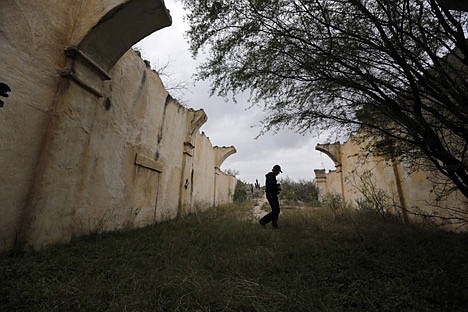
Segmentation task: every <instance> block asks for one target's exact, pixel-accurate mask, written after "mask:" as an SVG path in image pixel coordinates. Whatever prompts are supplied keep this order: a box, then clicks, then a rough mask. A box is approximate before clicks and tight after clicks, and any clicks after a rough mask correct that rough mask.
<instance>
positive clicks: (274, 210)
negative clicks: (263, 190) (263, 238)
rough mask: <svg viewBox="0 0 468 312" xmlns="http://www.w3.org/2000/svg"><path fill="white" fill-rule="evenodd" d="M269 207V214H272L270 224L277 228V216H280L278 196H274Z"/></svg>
mask: <svg viewBox="0 0 468 312" xmlns="http://www.w3.org/2000/svg"><path fill="white" fill-rule="evenodd" d="M270 205H271V214H272V216H271V223H272V225H273V227H274V228H277V227H278V218H279V214H280V206H279V200H278V196H274V197H273V198H272V199H271V202H270Z"/></svg>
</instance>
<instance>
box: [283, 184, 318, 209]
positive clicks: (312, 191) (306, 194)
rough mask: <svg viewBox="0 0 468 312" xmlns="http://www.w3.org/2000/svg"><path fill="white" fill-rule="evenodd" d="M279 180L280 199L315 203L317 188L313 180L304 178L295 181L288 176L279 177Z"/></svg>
mask: <svg viewBox="0 0 468 312" xmlns="http://www.w3.org/2000/svg"><path fill="white" fill-rule="evenodd" d="M279 182H280V184H281V193H280V196H279V197H280V199H282V200H290V201H301V202H304V203H308V204H311V205H316V204H317V201H318V189H317V186H316V185H315V183H314V182H311V181H304V180H300V181H299V182H296V181H292V180H291V179H289V178H285V179H281V180H280V181H279Z"/></svg>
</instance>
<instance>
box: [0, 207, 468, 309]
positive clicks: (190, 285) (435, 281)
mask: <svg viewBox="0 0 468 312" xmlns="http://www.w3.org/2000/svg"><path fill="white" fill-rule="evenodd" d="M247 209H248V206H246V205H244V206H242V207H239V206H230V207H224V208H219V209H212V210H209V211H207V212H205V213H200V214H197V215H191V216H188V217H186V218H183V219H179V220H173V221H170V222H164V223H161V224H157V225H155V226H151V227H147V228H144V229H140V230H133V231H129V232H126V233H109V234H102V235H98V236H92V237H87V238H84V239H80V240H78V241H75V242H73V243H72V244H69V245H64V246H54V247H50V248H47V249H44V250H42V251H40V252H37V253H31V254H28V255H24V256H22V257H9V256H3V257H0V268H1V269H0V286H1V287H0V311H269V312H271V311H468V274H467V272H468V268H467V266H468V248H466V246H468V244H467V243H468V238H467V235H462V234H455V233H447V232H440V231H437V230H434V229H424V228H421V227H418V226H408V225H404V224H401V223H400V222H398V221H397V220H394V219H391V218H390V219H388V218H387V219H384V218H381V217H380V216H378V215H373V214H372V213H369V212H367V213H353V212H346V213H342V214H339V215H337V214H336V213H333V212H332V211H330V210H326V209H301V210H293V209H288V210H286V211H284V213H283V214H282V215H281V217H280V227H281V228H280V229H279V230H273V229H270V228H269V227H267V228H262V227H261V226H259V225H258V224H254V223H251V222H248V221H245V218H241V217H240V216H241V215H242V214H245V213H247Z"/></svg>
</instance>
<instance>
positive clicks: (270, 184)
mask: <svg viewBox="0 0 468 312" xmlns="http://www.w3.org/2000/svg"><path fill="white" fill-rule="evenodd" d="M280 172H283V171H281V167H280V166H279V165H274V166H273V169H272V170H271V172H269V173H267V174H266V175H265V177H266V181H265V193H266V198H267V200H268V203H269V204H270V207H271V212H270V213H268V214H267V215H266V216H264V217H263V218H261V219H260V221H259V222H260V224H261V225H265V224H267V223H269V222H270V221H271V224H272V225H273V228H275V229H277V228H278V217H279V214H280V205H279V201H278V194H279V192H280V191H281V189H280V187H279V184H278V183H277V182H276V176H277V175H278V174H280Z"/></svg>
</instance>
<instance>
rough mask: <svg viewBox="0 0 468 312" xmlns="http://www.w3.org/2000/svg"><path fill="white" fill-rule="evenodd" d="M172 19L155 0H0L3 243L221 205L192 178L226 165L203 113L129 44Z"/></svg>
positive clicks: (26, 242)
mask: <svg viewBox="0 0 468 312" xmlns="http://www.w3.org/2000/svg"><path fill="white" fill-rule="evenodd" d="M170 23H171V21H170V16H169V15H168V12H167V10H166V9H165V7H164V5H163V2H162V1H157V0H127V1H122V0H121V1H107V0H101V1H99V0H94V1H71V0H70V1H58V2H57V1H52V0H50V1H2V2H1V3H0V39H1V42H2V44H1V45H0V57H1V61H2V67H0V79H1V80H2V82H5V83H7V84H8V85H9V86H10V87H11V89H12V92H11V93H10V96H11V97H9V98H8V99H7V101H6V103H5V106H4V107H3V108H1V109H0V120H1V123H0V127H1V130H2V131H1V132H2V137H0V149H1V150H0V153H1V157H0V166H1V167H0V168H1V170H2V176H3V179H2V182H3V183H2V186H1V187H0V216H1V218H0V251H2V250H8V249H11V248H13V246H14V245H16V246H17V247H19V248H24V247H25V246H32V247H34V248H40V247H42V246H44V245H47V244H51V243H56V242H66V241H69V240H70V239H71V238H72V237H75V236H80V235H84V234H88V233H91V232H99V231H111V230H116V229H122V228H132V227H140V226H144V225H147V224H152V223H155V222H158V221H160V220H163V219H167V218H173V217H175V216H177V215H183V214H186V213H189V212H191V211H193V207H194V206H195V204H196V203H202V204H207V203H209V204H210V205H212V204H213V203H214V201H213V198H215V187H214V182H213V183H212V184H211V185H210V186H209V187H204V186H199V185H195V184H194V183H193V182H200V183H204V182H205V181H214V179H215V177H214V176H215V167H216V166H219V165H220V163H219V164H216V163H215V159H216V156H217V155H218V153H217V152H216V150H215V148H213V147H212V146H211V143H209V141H205V142H204V143H203V144H200V146H197V144H198V143H197V142H201V141H200V140H198V139H197V138H198V137H203V136H202V135H201V134H199V128H200V126H201V125H202V124H203V123H204V122H205V121H206V115H205V113H204V112H203V111H202V110H199V111H195V110H193V109H188V108H185V107H183V106H182V105H180V104H179V103H178V102H177V101H176V100H174V99H173V98H172V97H171V96H170V95H169V94H168V92H167V91H166V90H165V88H164V86H163V84H162V82H161V80H160V78H159V77H158V75H157V74H156V73H155V72H154V71H152V70H151V68H149V66H148V65H147V64H146V63H145V62H144V61H143V60H142V59H141V58H140V57H139V56H138V55H137V54H136V53H135V52H133V51H131V50H129V48H130V47H131V45H132V44H133V43H135V42H137V41H138V40H140V39H141V38H142V37H144V36H145V35H147V34H149V33H150V32H152V31H155V30H157V29H159V28H162V27H165V26H168V25H170ZM110 34H112V35H110ZM115 34H119V35H118V36H116V35H115ZM125 51H127V52H125ZM194 159H196V161H194ZM195 167H198V168H209V170H194V168H195ZM228 180H235V178H234V177H230V178H228ZM187 182H188V184H187ZM196 189H198V191H197V192H196V194H197V195H196V196H195V198H196V200H193V198H192V197H194V196H193V194H194V190H196ZM218 192H220V193H221V194H224V193H226V194H229V193H230V192H231V191H230V189H229V188H228V187H227V188H225V189H223V188H219V189H218ZM223 196H224V195H223Z"/></svg>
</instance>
